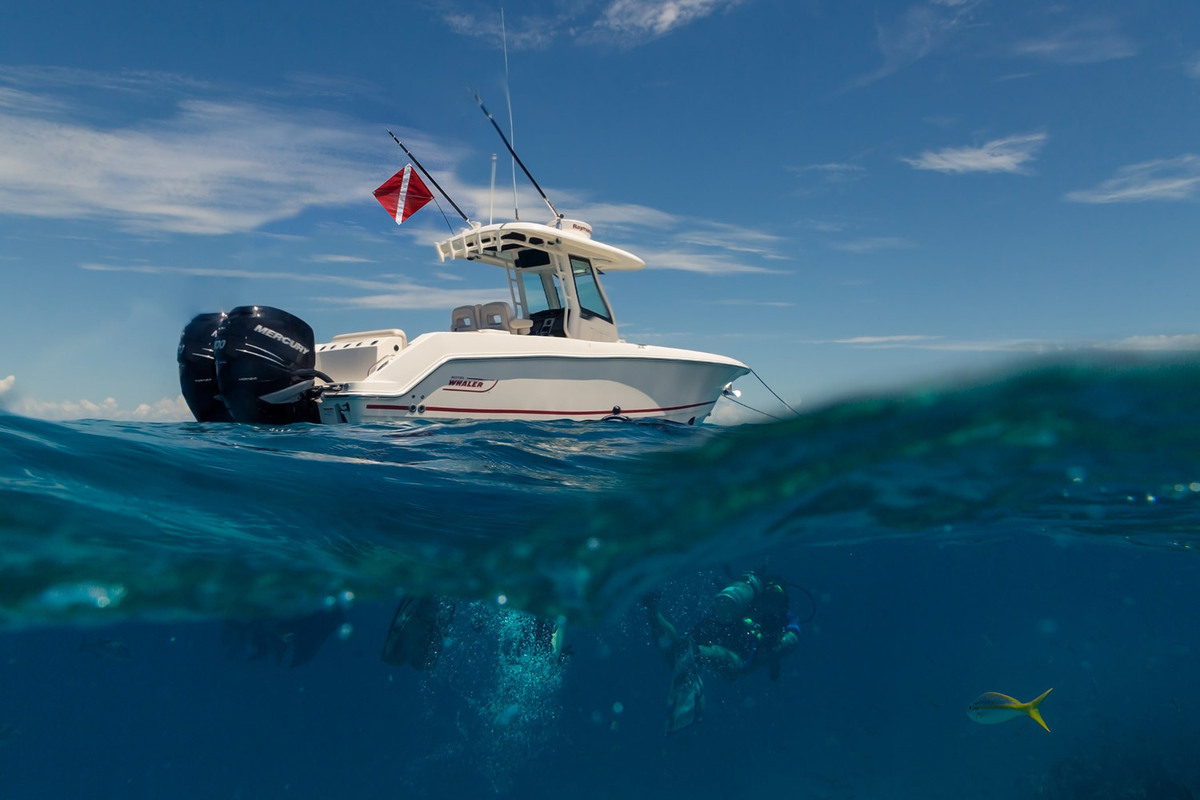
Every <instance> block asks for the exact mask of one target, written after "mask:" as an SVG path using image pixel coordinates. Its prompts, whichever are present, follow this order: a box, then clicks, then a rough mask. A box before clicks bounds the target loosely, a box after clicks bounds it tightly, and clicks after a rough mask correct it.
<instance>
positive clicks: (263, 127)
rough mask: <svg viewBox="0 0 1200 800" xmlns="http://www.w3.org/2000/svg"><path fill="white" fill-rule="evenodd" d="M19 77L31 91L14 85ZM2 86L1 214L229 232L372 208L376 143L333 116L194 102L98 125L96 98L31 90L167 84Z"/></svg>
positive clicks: (46, 76) (29, 77)
mask: <svg viewBox="0 0 1200 800" xmlns="http://www.w3.org/2000/svg"><path fill="white" fill-rule="evenodd" d="M18 79H21V80H26V81H27V84H26V85H25V86H17V85H12V84H13V82H14V81H16V80H18ZM0 80H3V81H4V82H6V83H8V84H10V85H8V86H5V87H4V89H3V94H2V95H0V214H11V215H20V216H35V217H49V218H72V219H106V220H112V221H113V222H114V223H115V224H116V225H118V226H119V227H120V228H122V229H124V230H127V231H136V232H166V233H196V234H223V233H233V232H245V231H252V230H256V229H258V228H261V227H263V226H264V225H268V224H270V223H272V222H275V221H278V220H282V219H287V218H289V217H293V216H295V215H297V214H299V213H301V212H302V211H304V210H305V209H308V208H312V207H317V206H336V205H343V204H348V203H357V202H362V198H363V197H369V194H370V192H371V190H372V189H373V188H374V186H373V185H371V183H372V181H373V178H374V177H375V173H376V172H377V168H376V167H375V166H374V163H373V159H372V154H373V153H374V152H375V151H376V150H377V143H376V142H373V141H371V140H370V139H368V138H367V137H366V135H365V134H358V133H351V132H348V131H354V130H355V129H356V128H357V127H359V126H356V125H352V124H349V123H347V122H345V121H340V120H337V119H332V118H330V117H329V116H328V115H321V114H313V113H306V112H304V111H303V110H301V111H297V110H292V109H286V110H285V109H282V108H272V107H271V106H269V105H265V104H261V103H251V102H246V101H213V100H201V99H195V98H185V99H181V100H180V101H179V102H178V103H177V104H176V105H175V107H174V108H173V109H172V110H171V112H170V113H169V114H168V115H167V116H165V117H163V118H159V119H154V120H147V121H142V122H138V123H135V124H131V125H127V126H125V127H121V126H108V127H100V126H98V125H91V124H88V123H84V122H81V121H79V120H81V119H86V118H89V117H88V114H87V113H85V110H84V108H83V107H82V106H81V105H80V103H82V102H97V101H96V100H95V99H91V100H88V101H78V100H74V99H72V98H71V97H69V96H68V93H67V92H66V89H64V90H63V94H61V95H56V94H47V93H45V91H42V90H39V91H33V90H32V89H33V88H36V87H46V86H49V87H52V88H59V87H60V84H65V82H67V81H74V83H73V84H71V85H70V89H71V91H74V92H78V91H79V90H80V89H81V88H91V87H93V86H95V87H104V88H109V87H111V86H114V85H115V86H117V87H118V88H117V89H114V90H120V87H121V86H123V85H133V86H140V85H142V83H143V82H145V83H147V84H150V83H151V82H152V81H154V80H161V76H157V75H142V74H140V73H138V74H134V75H132V76H124V81H125V84H122V80H121V76H118V77H113V76H109V75H104V74H93V73H84V72H80V71H77V70H71V71H64V72H56V71H51V72H35V73H31V74H26V73H23V72H16V73H13V71H11V70H9V71H7V72H5V73H3V74H0ZM180 82H182V79H180ZM96 91H97V92H98V91H100V90H99V89H96ZM164 91H166V89H164ZM91 94H92V96H93V98H94V96H95V92H92V93H91ZM434 152H437V151H436V150H434Z"/></svg>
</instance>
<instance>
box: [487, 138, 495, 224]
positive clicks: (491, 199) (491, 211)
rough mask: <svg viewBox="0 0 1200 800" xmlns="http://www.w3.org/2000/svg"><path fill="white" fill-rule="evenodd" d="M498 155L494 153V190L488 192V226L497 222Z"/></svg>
mask: <svg viewBox="0 0 1200 800" xmlns="http://www.w3.org/2000/svg"><path fill="white" fill-rule="evenodd" d="M495 211H496V154H495V153H492V190H491V191H490V192H488V225H491V224H492V223H493V222H495V221H496V219H495V216H496V214H495Z"/></svg>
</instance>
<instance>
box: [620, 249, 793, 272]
mask: <svg viewBox="0 0 1200 800" xmlns="http://www.w3.org/2000/svg"><path fill="white" fill-rule="evenodd" d="M642 254H643V257H644V258H645V260H646V268H647V269H677V270H682V271H684V272H699V273H703V274H706V275H733V274H746V273H760V274H766V275H772V274H779V273H780V272H781V270H773V269H768V268H766V267H760V266H756V265H753V264H745V263H740V262H738V261H736V260H732V259H731V258H728V257H725V256H720V255H714V254H710V253H697V252H694V251H688V250H672V249H664V250H643V251H642Z"/></svg>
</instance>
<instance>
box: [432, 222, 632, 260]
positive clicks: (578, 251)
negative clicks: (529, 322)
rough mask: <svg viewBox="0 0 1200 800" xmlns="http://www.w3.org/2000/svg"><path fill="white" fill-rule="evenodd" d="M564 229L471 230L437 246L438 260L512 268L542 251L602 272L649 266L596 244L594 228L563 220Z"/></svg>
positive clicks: (509, 226)
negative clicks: (589, 264)
mask: <svg viewBox="0 0 1200 800" xmlns="http://www.w3.org/2000/svg"><path fill="white" fill-rule="evenodd" d="M561 225H562V227H561V228H558V227H551V226H549V225H542V224H540V223H537V222H520V221H516V222H500V223H495V224H493V225H480V226H478V227H472V228H468V229H467V230H465V231H462V232H461V233H458V234H456V235H454V236H451V237H450V238H449V239H446V240H444V241H441V242H438V243H437V245H436V246H437V251H438V258H439V259H441V260H442V261H446V260H447V259H450V260H453V259H463V260H466V261H483V262H484V263H487V264H495V265H497V266H501V267H506V266H511V265H512V264H513V262H514V261H515V260H516V257H517V255H518V254H519V253H520V252H521V251H522V250H531V249H532V250H542V251H545V252H547V253H560V254H565V255H573V256H580V257H582V258H586V259H588V260H589V261H591V262H592V265H593V266H594V267H595V268H596V269H598V270H600V271H602V272H632V271H633V270H638V269H642V268H644V267H645V266H646V262H645V261H642V260H641V259H640V258H638V257H637V256H635V255H634V254H633V253H629V252H627V251H625V250H621V249H620V248H618V247H613V246H612V245H607V244H604V243H603V242H597V241H594V240H593V239H592V238H591V228H590V226H588V225H587V224H586V223H581V222H578V221H575V220H561Z"/></svg>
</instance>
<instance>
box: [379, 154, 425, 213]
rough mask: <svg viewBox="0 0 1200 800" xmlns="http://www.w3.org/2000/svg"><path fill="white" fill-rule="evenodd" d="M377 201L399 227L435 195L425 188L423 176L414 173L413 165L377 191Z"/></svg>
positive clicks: (389, 179)
mask: <svg viewBox="0 0 1200 800" xmlns="http://www.w3.org/2000/svg"><path fill="white" fill-rule="evenodd" d="M375 199H376V200H378V201H379V202H380V203H381V204H382V205H383V207H384V208H386V209H387V212H388V213H389V214H391V215H392V218H393V219H395V220H396V224H397V225H399V224H400V223H401V222H404V220H406V219H408V218H409V217H411V216H412V215H413V214H415V213H417V211H418V210H419V209H420V208H421V206H423V205H425V204H426V203H428V202H429V201H430V200H432V199H433V194H432V193H431V192H430V191H429V189H428V188H427V187H426V186H425V184H424V182H423V181H422V180H421V176H420V175H418V174H417V173H415V172H413V168H412V164H409V165H408V166H406V167H405V168H404V169H402V170H400V171H399V172H397V173H396V174H395V175H393V176H392V177H390V178H388V179H387V180H386V181H385V182H384V184H383V186H380V187H379V188H378V189H376V190H375Z"/></svg>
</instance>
